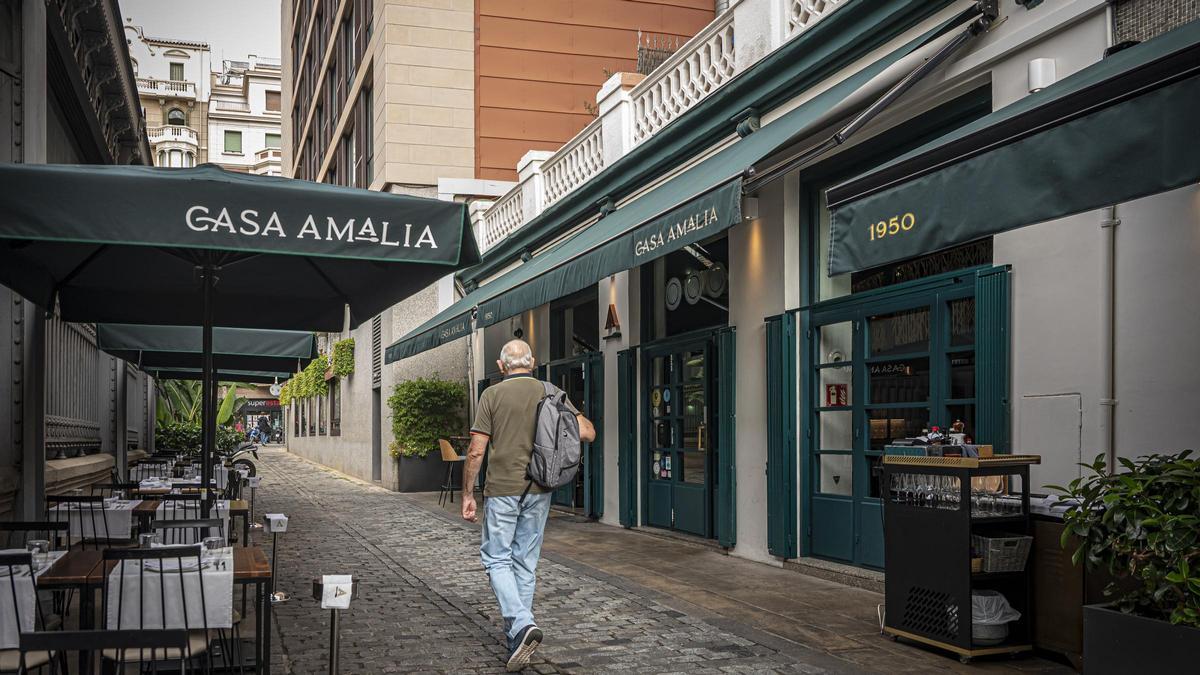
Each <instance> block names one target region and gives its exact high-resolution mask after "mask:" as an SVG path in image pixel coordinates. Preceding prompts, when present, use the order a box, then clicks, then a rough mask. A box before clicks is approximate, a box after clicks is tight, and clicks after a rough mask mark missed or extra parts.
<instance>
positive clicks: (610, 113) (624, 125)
mask: <svg viewBox="0 0 1200 675" xmlns="http://www.w3.org/2000/svg"><path fill="white" fill-rule="evenodd" d="M645 77H646V76H645V75H642V74H641V73H613V75H612V77H610V78H608V80H606V81H605V82H604V84H603V85H602V86H601V87H600V91H598V92H596V108H597V109H598V111H599V114H600V134H601V137H602V138H603V144H602V145H603V147H604V166H609V165H611V164H612V163H613V162H615V161H617V160H618V159H620V158H621V157H624V156H625V154H626V153H628V152H629V151H630V150H631V149H633V99H631V98H630V97H629V90H630V89H633V88H634V87H635V86H636V85H637V84H638V83H639V82H641V81H642V80H643V79H645Z"/></svg>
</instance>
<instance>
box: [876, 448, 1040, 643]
mask: <svg viewBox="0 0 1200 675" xmlns="http://www.w3.org/2000/svg"><path fill="white" fill-rule="evenodd" d="M1040 462H1041V458H1040V457H1038V456H1036V455H999V456H996V457H983V458H974V457H926V456H900V455H887V456H885V457H884V458H883V480H884V483H883V488H884V490H883V493H884V497H885V499H884V556H885V564H886V570H887V576H886V578H885V581H884V601H885V603H886V605H885V606H886V614H885V618H884V632H885V633H886V634H888V635H889V636H891V637H892V639H896V638H900V637H902V638H906V639H909V640H914V641H917V642H921V643H924V644H928V645H933V646H935V647H940V648H942V649H945V650H948V651H951V652H953V653H955V654H957V655H958V656H959V659H960V660H961V661H962V662H963V663H966V662H968V661H970V660H971V659H972V658H975V657H978V656H987V655H993V654H1005V653H1016V652H1022V651H1028V650H1031V649H1033V633H1032V630H1031V622H1032V614H1033V612H1032V596H1031V581H1032V575H1031V574H1030V572H1029V570H1028V563H1027V559H1028V552H1029V546H1030V544H1031V543H1032V537H1031V536H1030V535H1032V533H1033V531H1032V526H1031V521H1030V517H1029V466H1030V465H1031V464H1038V463H1040ZM973 544H974V546H973ZM1022 549H1023V551H1022ZM997 570H1000V571H997ZM973 590H993V591H997V592H999V593H1001V594H1003V595H1004V596H1005V598H1007V600H1008V602H1009V604H1010V605H1011V606H1012V607H1013V609H1015V610H1017V611H1018V612H1020V613H1021V618H1020V619H1018V620H1016V621H1013V622H1011V623H1009V624H1008V635H1007V636H1006V637H1005V638H1004V639H1003V640H996V639H995V638H994V636H989V637H992V638H993V639H990V640H983V639H981V637H980V636H975V635H973V634H972V633H973V626H972V614H971V593H972V591H973Z"/></svg>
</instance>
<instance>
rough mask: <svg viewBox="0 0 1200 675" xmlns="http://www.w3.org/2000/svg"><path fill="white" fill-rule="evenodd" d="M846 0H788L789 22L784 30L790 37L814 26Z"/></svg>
mask: <svg viewBox="0 0 1200 675" xmlns="http://www.w3.org/2000/svg"><path fill="white" fill-rule="evenodd" d="M845 2H846V0H787V5H786V7H787V9H786V11H787V23H786V25H785V26H784V30H785V32H786V33H787V36H788V37H789V38H790V37H792V36H794V35H799V34H800V33H803V32H804V31H806V30H808V29H809V28H812V26H813V24H815V23H816V22H818V21H820V20H821V19H823V18H825V17H826V16H827V15H828V14H829V13H830V12H832V11H833V10H835V9H837V8H838V6H839V5H842V4H845Z"/></svg>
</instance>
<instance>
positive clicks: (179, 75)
mask: <svg viewBox="0 0 1200 675" xmlns="http://www.w3.org/2000/svg"><path fill="white" fill-rule="evenodd" d="M171 79H172V80H175V81H176V82H181V81H183V64H182V63H171Z"/></svg>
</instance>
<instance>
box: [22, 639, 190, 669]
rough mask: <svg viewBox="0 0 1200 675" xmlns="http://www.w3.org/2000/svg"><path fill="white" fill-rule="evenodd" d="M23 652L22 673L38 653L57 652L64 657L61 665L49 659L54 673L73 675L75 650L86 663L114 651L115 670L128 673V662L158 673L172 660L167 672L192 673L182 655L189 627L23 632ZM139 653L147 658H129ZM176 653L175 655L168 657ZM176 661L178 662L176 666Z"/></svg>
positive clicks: (186, 642) (185, 648) (29, 666)
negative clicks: (71, 658)
mask: <svg viewBox="0 0 1200 675" xmlns="http://www.w3.org/2000/svg"><path fill="white" fill-rule="evenodd" d="M20 639H21V646H20V650H19V652H20V655H21V656H23V657H25V659H26V661H25V665H23V666H19V667H18V669H17V671H16V672H18V673H24V672H27V671H28V670H29V669H30V668H35V667H36V666H33V665H31V661H32V659H31V657H32V656H33V655H37V654H47V653H53V654H56V655H62V656H63V662H62V664H61V666H60V664H59V663H58V660H57V659H54V660H51V661H50V662H49V666H50V675H70V671H69V669H68V668H67V661H66V655H67V654H68V653H69V652H75V653H77V654H80V655H82V656H83V657H84V658H83V661H84V662H85V663H91V662H92V661H93V660H94V659H95V658H96V654H98V653H101V652H103V651H112V652H113V653H114V655H115V656H117V657H118V658H116V659H114V663H113V665H114V667H115V672H117V673H123V672H125V666H127V665H130V666H131V665H139V666H144V667H143V668H142V670H141V672H143V673H158V672H159V668H158V666H159V664H160V663H162V662H164V661H167V662H170V665H171V667H170V668H164V669H163V672H171V673H184V674H186V673H188V672H191V667H190V663H189V662H188V660H187V659H186V658H183V657H182V655H183V654H184V653H186V650H187V648H188V632H187V631H186V630H182V629H180V630H77V631H59V632H52V633H21V638H20ZM130 653H132V654H136V655H138V656H139V657H141V656H143V655H144V656H145V657H146V658H138V659H136V660H134V659H126V658H124V657H125V655H126V654H130ZM168 656H173V657H174V658H168ZM175 662H178V664H177V665H176V663H175Z"/></svg>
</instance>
